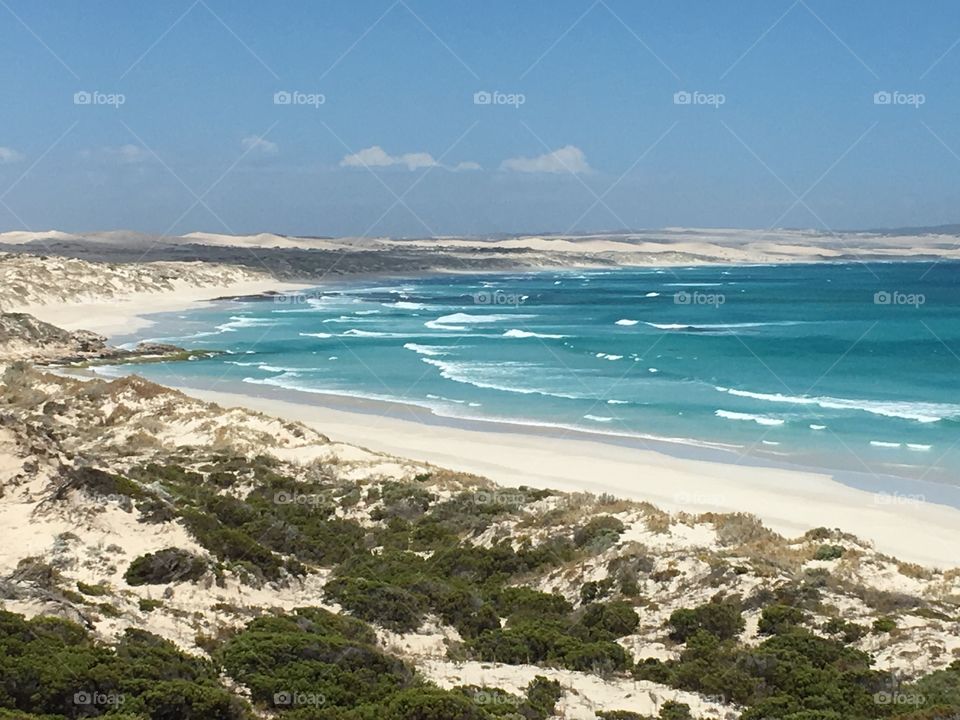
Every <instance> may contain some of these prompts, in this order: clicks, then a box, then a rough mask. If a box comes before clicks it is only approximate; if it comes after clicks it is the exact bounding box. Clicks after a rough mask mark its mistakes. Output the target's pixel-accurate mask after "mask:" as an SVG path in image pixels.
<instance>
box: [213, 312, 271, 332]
mask: <svg viewBox="0 0 960 720" xmlns="http://www.w3.org/2000/svg"><path fill="white" fill-rule="evenodd" d="M275 324H276V321H275V320H270V319H269V318H255V317H250V316H248V315H231V316H230V322H226V323H223V325H217V330H219V331H220V332H236V331H237V330H238V329H240V328H248V327H269V326H271V325H275Z"/></svg>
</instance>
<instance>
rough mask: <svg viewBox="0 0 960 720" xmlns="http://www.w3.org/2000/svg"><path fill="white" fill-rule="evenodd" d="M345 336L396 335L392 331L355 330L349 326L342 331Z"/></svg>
mask: <svg viewBox="0 0 960 720" xmlns="http://www.w3.org/2000/svg"><path fill="white" fill-rule="evenodd" d="M343 335H344V336H347V337H396V336H395V334H394V333H385V332H376V331H375V330H357V329H356V328H350V329H349V330H346V331H345V332H344V333H343Z"/></svg>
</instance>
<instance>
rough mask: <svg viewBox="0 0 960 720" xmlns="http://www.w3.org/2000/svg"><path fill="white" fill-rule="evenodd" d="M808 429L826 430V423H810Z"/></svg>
mask: <svg viewBox="0 0 960 720" xmlns="http://www.w3.org/2000/svg"><path fill="white" fill-rule="evenodd" d="M810 429H811V430H826V429H827V426H826V425H811V426H810Z"/></svg>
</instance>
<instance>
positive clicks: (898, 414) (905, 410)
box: [716, 386, 960, 423]
mask: <svg viewBox="0 0 960 720" xmlns="http://www.w3.org/2000/svg"><path fill="white" fill-rule="evenodd" d="M716 389H717V390H719V391H720V392H725V393H729V394H730V395H735V396H737V397H745V398H751V399H753V400H763V401H766V402H775V403H787V404H792V405H816V406H818V407H821V408H824V409H828V410H859V411H862V412H867V413H871V414H873V415H882V416H884V417H893V418H903V419H904V420H915V421H916V422H920V423H933V422H937V421H938V420H942V419H943V418H945V417H948V418H954V417H960V405H949V404H946V403H924V402H906V401H903V402H892V401H891V402H888V401H880V400H851V399H849V398H835V397H806V396H794V395H782V394H780V393H756V392H750V391H749V390H736V389H733V388H725V387H719V386H718V387H717V388H716Z"/></svg>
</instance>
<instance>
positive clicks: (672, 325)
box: [644, 322, 695, 330]
mask: <svg viewBox="0 0 960 720" xmlns="http://www.w3.org/2000/svg"><path fill="white" fill-rule="evenodd" d="M644 325H649V326H650V327H653V328H657V330H690V329H692V328H693V327H695V326H693V325H678V324H676V323H652V322H645V323H644Z"/></svg>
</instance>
